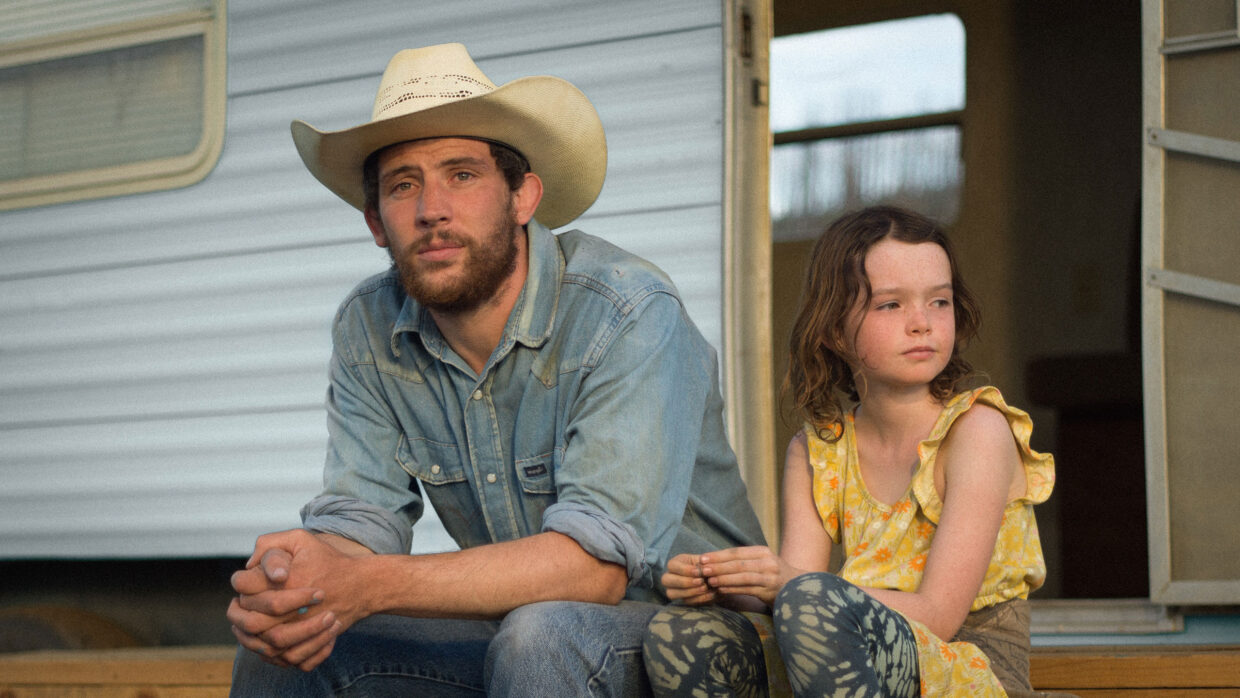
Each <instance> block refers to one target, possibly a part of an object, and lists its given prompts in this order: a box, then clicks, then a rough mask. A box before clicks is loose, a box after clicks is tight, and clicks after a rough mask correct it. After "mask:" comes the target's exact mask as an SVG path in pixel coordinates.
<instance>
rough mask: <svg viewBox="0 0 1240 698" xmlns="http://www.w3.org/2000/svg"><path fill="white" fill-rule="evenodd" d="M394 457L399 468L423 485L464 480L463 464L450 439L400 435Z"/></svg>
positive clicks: (447, 483) (448, 483) (446, 483)
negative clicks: (415, 437) (446, 440)
mask: <svg viewBox="0 0 1240 698" xmlns="http://www.w3.org/2000/svg"><path fill="white" fill-rule="evenodd" d="M396 461H397V462H398V463H400V467H401V469H403V470H404V471H405V472H407V473H409V474H410V475H412V476H413V477H415V478H417V479H418V480H421V481H422V483H423V484H424V485H430V486H439V485H451V484H455V483H460V482H465V465H464V463H463V462H462V461H461V456H460V453H459V451H458V449H457V447H456V444H453V443H444V442H440V441H434V440H432V439H427V438H417V439H410V438H408V437H407V436H406V435H405V434H401V435H400V444H399V445H398V446H397V449H396Z"/></svg>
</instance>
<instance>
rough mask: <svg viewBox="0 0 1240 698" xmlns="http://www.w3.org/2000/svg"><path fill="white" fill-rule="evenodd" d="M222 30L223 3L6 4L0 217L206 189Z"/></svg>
mask: <svg viewBox="0 0 1240 698" xmlns="http://www.w3.org/2000/svg"><path fill="white" fill-rule="evenodd" d="M130 5H134V6H133V7H130ZM223 21H224V7H223V0H160V1H159V2H142V3H140V5H138V4H136V0H134V1H131V2H111V3H103V2H81V1H72V0H71V1H69V2H60V3H50V2H40V1H39V0H16V1H15V2H11V3H6V4H5V5H4V7H3V8H2V9H0V122H2V123H3V124H4V128H3V129H2V130H0V209H11V208H20V207H26V206H34V205H41V204H49V203H58V202H63V201H70V200H74V199H86V198H97V197H100V196H109V195H115V194H131V193H136V192H142V191H151V190H155V189H169V188H173V187H178V186H185V185H187V184H190V183H192V182H196V181H198V180H200V179H202V177H204V176H205V175H206V173H207V172H208V171H209V170H210V169H211V167H213V166H214V164H215V161H216V159H217V158H218V155H219V151H220V145H221V144H222V141H223V124H224V114H223V112H224V101H225V95H224V48H223V47H224V43H223V36H224V32H223Z"/></svg>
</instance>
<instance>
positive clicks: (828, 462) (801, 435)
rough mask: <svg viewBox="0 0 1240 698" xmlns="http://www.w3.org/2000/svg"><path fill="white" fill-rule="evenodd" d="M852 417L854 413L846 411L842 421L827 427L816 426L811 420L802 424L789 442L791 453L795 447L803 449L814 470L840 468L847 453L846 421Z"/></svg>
mask: <svg viewBox="0 0 1240 698" xmlns="http://www.w3.org/2000/svg"><path fill="white" fill-rule="evenodd" d="M851 419H852V413H851V412H848V413H845V415H844V417H843V419H842V421H841V422H840V423H837V424H832V425H830V426H828V427H826V428H819V427H816V426H814V425H813V424H811V423H809V422H806V423H804V424H802V425H801V430H800V431H799V432H797V434H796V436H794V437H792V442H791V443H789V444H788V453H789V455H791V454H792V452H793V450H794V449H797V450H800V451H802V452H803V453H804V454H805V458H806V460H808V461H809V464H810V467H811V468H813V469H814V470H819V471H821V470H823V469H828V468H832V469H833V468H838V467H839V465H840V463H841V459H842V458H843V457H845V455H846V453H847V438H846V434H845V432H846V430H847V428H846V426H845V423H846V422H848V421H850V420H851Z"/></svg>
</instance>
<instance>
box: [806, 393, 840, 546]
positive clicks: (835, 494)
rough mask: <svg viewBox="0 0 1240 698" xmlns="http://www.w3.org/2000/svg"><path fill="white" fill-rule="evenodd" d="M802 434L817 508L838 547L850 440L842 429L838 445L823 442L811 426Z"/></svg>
mask: <svg viewBox="0 0 1240 698" xmlns="http://www.w3.org/2000/svg"><path fill="white" fill-rule="evenodd" d="M847 418H848V417H845V419H847ZM802 431H803V432H804V434H805V447H806V450H807V452H808V456H809V465H810V470H811V471H812V474H813V484H812V488H813V495H814V507H815V508H816V509H817V510H818V517H819V519H821V520H822V527H823V529H824V530H826V532H827V535H829V536H831V540H832V541H833V542H835V543H839V542H840V515H839V512H840V511H841V510H842V509H843V496H844V494H843V492H844V475H845V473H844V470H845V467H846V465H847V462H848V445H847V443H846V438H847V437H846V436H845V435H844V433H843V429H841V428H837V429H836V430H835V431H836V433H837V434H838V435H839V438H838V439H837V440H835V441H827V440H826V439H823V438H820V437H819V436H818V432H817V430H816V429H815V428H814V426H813V425H811V424H805V425H804V426H803V427H802Z"/></svg>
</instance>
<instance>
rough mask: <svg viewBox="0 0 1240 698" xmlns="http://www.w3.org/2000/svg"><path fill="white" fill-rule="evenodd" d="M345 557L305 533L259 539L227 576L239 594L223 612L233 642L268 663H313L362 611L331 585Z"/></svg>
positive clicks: (311, 666) (308, 666)
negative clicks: (239, 567) (238, 567)
mask: <svg viewBox="0 0 1240 698" xmlns="http://www.w3.org/2000/svg"><path fill="white" fill-rule="evenodd" d="M348 561H349V557H348V556H346V555H344V554H343V553H341V552H339V551H337V550H336V549H335V548H333V547H331V546H330V545H328V544H326V543H324V542H323V541H321V540H319V539H318V538H316V537H315V535H314V534H313V533H310V532H309V531H304V530H292V531H284V532H281V533H270V534H267V535H265V536H262V537H260V538H259V539H258V542H257V543H256V544H255V546H254V554H253V555H251V556H250V559H249V560H248V561H247V562H246V565H245V569H243V570H240V571H238V572H235V573H234V574H233V576H232V587H233V590H234V591H236V592H237V594H238V596H236V597H234V598H233V599H232V601H231V602H230V603H229V604H228V613H227V616H228V621H229V622H230V623H231V624H232V632H233V635H235V636H236V637H237V641H238V642H239V643H240V644H241V646H242V647H245V648H246V649H248V650H250V651H252V652H256V653H257V654H258V655H259V656H260V657H262V659H263V661H265V662H267V663H269V664H274V665H276V666H282V667H296V668H298V669H301V670H302V671H310V670H311V669H314V668H315V667H317V666H318V665H319V664H321V663H322V662H323V660H325V659H327V657H328V656H329V655H330V654H331V652H332V649H333V648H334V647H335V644H336V637H337V636H338V635H339V634H340V633H342V632H344V630H345V629H346V628H347V627H349V626H350V625H352V624H353V623H354V622H356V621H357V620H358V619H359V618H360V615H361V614H360V613H359V612H358V610H357V609H356V608H352V607H350V606H349V605H348V604H349V602H350V600H349V598H348V596H349V595H348V594H345V593H341V591H340V589H339V588H338V587H336V585H335V584H333V582H334V581H335V579H337V578H339V577H340V572H341V568H342V566H345V565H347V563H348Z"/></svg>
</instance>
